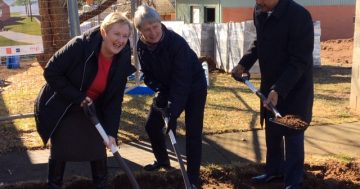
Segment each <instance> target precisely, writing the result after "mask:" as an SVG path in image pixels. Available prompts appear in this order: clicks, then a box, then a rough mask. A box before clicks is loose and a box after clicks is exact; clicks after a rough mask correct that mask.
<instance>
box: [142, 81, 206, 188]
mask: <svg viewBox="0 0 360 189" xmlns="http://www.w3.org/2000/svg"><path fill="white" fill-rule="evenodd" d="M206 95H207V88H206V86H205V87H203V89H198V90H196V91H192V92H191V93H190V95H189V97H188V99H187V102H186V106H185V126H186V156H187V173H188V176H189V180H190V182H191V183H193V184H197V183H198V182H199V176H200V163H201V151H202V129H203V120H204V108H205V102H206ZM163 128H164V121H163V118H162V116H161V113H160V112H158V111H156V110H155V109H153V108H151V109H150V113H149V116H148V119H147V122H146V124H145V129H146V132H147V134H148V135H149V138H150V142H151V147H152V150H153V153H154V155H155V158H156V161H157V162H159V163H169V156H168V153H167V151H166V144H165V135H164V133H163Z"/></svg>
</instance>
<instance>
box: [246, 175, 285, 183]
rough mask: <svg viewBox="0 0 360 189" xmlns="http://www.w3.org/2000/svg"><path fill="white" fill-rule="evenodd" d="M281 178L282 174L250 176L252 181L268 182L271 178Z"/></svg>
mask: <svg viewBox="0 0 360 189" xmlns="http://www.w3.org/2000/svg"><path fill="white" fill-rule="evenodd" d="M281 178H283V176H282V175H267V174H262V175H258V176H255V177H252V178H251V181H253V182H254V183H268V182H271V181H273V180H276V179H281Z"/></svg>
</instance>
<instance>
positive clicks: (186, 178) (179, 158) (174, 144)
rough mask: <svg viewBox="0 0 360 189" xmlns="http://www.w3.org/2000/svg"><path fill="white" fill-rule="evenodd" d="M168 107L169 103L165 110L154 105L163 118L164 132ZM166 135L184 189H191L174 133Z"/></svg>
mask: <svg viewBox="0 0 360 189" xmlns="http://www.w3.org/2000/svg"><path fill="white" fill-rule="evenodd" d="M169 106H170V102H168V105H167V107H166V108H159V107H157V106H156V105H155V106H154V108H155V109H156V110H158V111H160V112H161V114H162V117H163V119H164V123H165V128H164V129H165V130H167V129H168V127H169V121H170V115H169V113H168V111H169ZM168 135H169V137H170V141H171V145H172V146H173V149H174V151H175V154H176V158H177V160H178V162H179V165H180V171H181V174H182V177H183V180H184V184H185V188H186V189H192V188H193V187H192V186H191V184H190V181H189V177H188V175H187V173H186V170H185V166H184V162H183V161H182V159H181V154H180V151H179V149H178V146H177V142H176V138H175V135H174V132H173V131H172V130H171V129H170V130H169V132H168Z"/></svg>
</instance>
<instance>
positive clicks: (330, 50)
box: [320, 38, 353, 67]
mask: <svg viewBox="0 0 360 189" xmlns="http://www.w3.org/2000/svg"><path fill="white" fill-rule="evenodd" d="M320 45H321V52H320V56H321V64H327V65H329V64H332V65H338V66H342V67H351V64H352V53H353V39H352V38H351V39H336V40H328V41H323V42H321V44H320Z"/></svg>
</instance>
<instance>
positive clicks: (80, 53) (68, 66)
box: [35, 27, 135, 144]
mask: <svg viewBox="0 0 360 189" xmlns="http://www.w3.org/2000/svg"><path fill="white" fill-rule="evenodd" d="M101 42H102V37H101V35H100V30H99V27H95V28H93V29H91V30H89V31H88V32H86V33H85V34H83V35H81V36H78V37H75V38H73V39H72V40H70V41H69V42H68V43H67V44H66V45H65V46H63V47H62V48H61V49H60V50H58V51H57V52H56V53H55V54H54V55H53V57H52V58H51V59H50V60H49V62H48V63H47V65H46V67H45V70H44V77H45V79H46V82H47V83H46V84H45V86H44V87H43V88H42V89H41V91H40V94H39V95H38V97H37V100H36V103H35V120H36V124H37V129H38V132H39V134H40V136H41V138H42V140H43V142H44V144H46V143H47V141H48V139H49V138H50V137H51V135H52V134H53V132H54V131H55V129H56V127H57V126H58V125H59V123H60V122H61V120H62V118H63V117H64V115H65V114H66V113H67V112H68V110H69V109H70V108H71V106H80V103H81V101H83V100H84V98H85V97H86V91H87V89H88V88H89V87H90V85H91V83H92V81H93V80H94V79H95V76H96V73H97V69H98V66H97V65H98V54H99V52H100V47H101ZM134 71H135V69H134V67H133V66H132V65H131V50H130V43H129V42H128V43H127V45H126V46H125V47H124V49H123V50H121V51H120V53H118V54H117V55H115V57H114V59H113V63H112V65H111V67H110V71H109V76H108V81H107V82H108V83H107V86H106V89H105V91H104V93H103V94H102V95H101V96H99V98H98V99H97V100H96V101H95V105H96V110H97V115H98V117H99V120H100V122H101V123H102V126H103V127H104V129H105V131H106V132H107V134H108V135H111V136H113V137H114V138H116V136H117V132H118V128H119V123H120V114H121V106H122V101H123V95H124V90H125V86H126V82H127V76H128V75H130V74H131V73H133V72H134Z"/></svg>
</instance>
